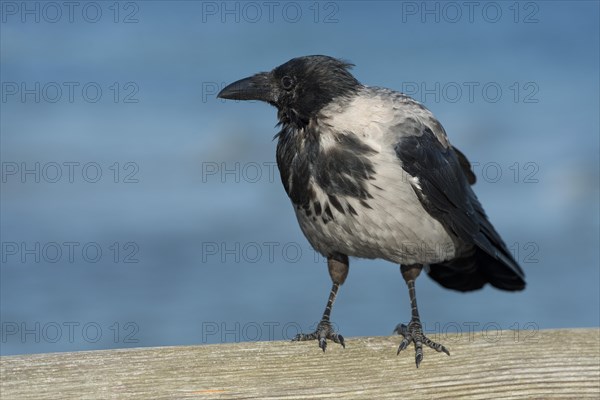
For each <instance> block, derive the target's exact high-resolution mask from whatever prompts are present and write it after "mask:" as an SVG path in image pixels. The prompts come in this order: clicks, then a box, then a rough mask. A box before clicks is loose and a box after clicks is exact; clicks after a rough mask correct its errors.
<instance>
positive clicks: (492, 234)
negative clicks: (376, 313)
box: [218, 55, 525, 367]
mask: <svg viewBox="0 0 600 400" xmlns="http://www.w3.org/2000/svg"><path fill="white" fill-rule="evenodd" d="M351 67H352V64H349V63H347V62H345V61H342V60H339V59H336V58H332V57H328V56H323V55H315V56H306V57H298V58H294V59H292V60H290V61H288V62H286V63H285V64H283V65H281V66H279V67H277V68H275V69H274V70H272V71H271V72H263V73H259V74H256V75H254V76H251V77H249V78H245V79H241V80H239V81H237V82H234V83H232V84H231V85H229V86H227V87H225V88H224V89H223V90H222V91H221V92H220V93H219V95H218V96H219V97H220V98H224V99H236V100H261V101H265V102H267V103H269V104H271V105H273V106H275V107H276V108H277V118H278V119H279V124H278V125H279V126H280V127H281V130H280V131H279V133H278V134H277V135H276V136H275V137H276V138H277V140H278V143H277V165H278V167H279V172H280V174H281V181H282V183H283V187H284V188H285V191H286V192H287V194H288V196H289V197H290V199H291V201H292V204H293V207H294V211H295V213H296V217H297V219H298V223H299V224H300V228H301V229H302V232H303V233H304V235H305V236H306V238H307V239H308V241H309V242H310V244H311V245H312V246H313V247H314V248H315V250H316V251H318V252H319V253H321V254H322V255H323V256H324V257H326V258H327V265H328V269H329V275H330V277H331V280H332V281H333V286H332V288H331V292H330V294H329V300H328V301H327V306H326V307H325V312H324V313H323V317H322V319H321V322H320V323H319V324H318V326H317V329H316V331H315V332H312V333H309V334H299V335H297V336H296V337H295V338H294V339H293V340H299V341H304V340H318V344H319V347H320V348H321V349H323V351H325V348H326V346H327V342H326V340H327V339H330V340H332V341H334V342H335V343H339V344H341V345H342V346H344V347H345V344H344V338H343V337H342V335H340V334H338V333H336V332H335V331H334V330H333V328H332V326H331V323H330V320H329V318H330V313H331V309H332V306H333V302H334V300H335V298H336V294H337V292H338V289H339V287H340V285H342V284H343V283H344V281H345V280H346V277H347V275H348V269H349V263H348V257H349V256H351V257H359V258H370V259H375V258H381V259H384V260H388V261H390V262H393V263H396V264H400V272H401V274H402V277H403V278H404V280H405V282H406V284H407V286H408V292H409V296H410V303H411V309H412V313H411V320H410V323H409V324H408V325H404V324H399V325H398V326H397V327H396V329H395V332H397V333H398V334H400V335H402V336H403V340H402V341H401V342H400V346H399V348H398V354H399V353H400V351H402V350H404V349H405V348H406V347H407V346H408V345H409V344H410V343H414V347H415V352H416V355H415V361H416V364H417V367H419V364H420V363H421V361H422V360H423V345H426V346H428V347H431V348H433V349H435V350H437V351H438V352H442V351H443V352H445V353H446V354H448V355H449V354H450V353H449V352H448V350H447V349H446V348H445V347H444V346H442V345H441V344H439V343H435V342H433V341H432V340H430V339H429V338H427V337H426V336H425V335H424V333H423V327H422V324H421V321H420V318H419V312H418V309H417V300H416V293H415V280H416V278H417V277H418V276H419V274H420V273H421V270H422V269H423V268H424V269H425V271H426V272H427V274H428V275H429V276H430V277H431V278H433V279H434V280H435V281H436V282H438V283H439V284H440V285H442V286H444V287H446V288H449V289H454V290H458V291H463V292H464V291H470V290H475V289H479V288H481V287H483V286H484V285H485V284H486V283H489V284H491V285H492V286H495V287H497V288H499V289H502V290H511V291H514V290H522V289H524V288H525V280H524V273H523V270H522V269H521V268H520V267H519V265H518V264H517V262H516V261H515V259H514V258H513V256H512V255H511V253H510V251H509V250H508V248H507V247H506V245H505V244H504V242H503V241H502V239H501V238H500V235H499V234H498V233H497V232H496V230H495V229H494V227H493V226H492V224H491V223H490V221H489V220H488V218H487V216H486V214H485V212H484V211H483V208H482V206H481V204H480V203H479V201H478V200H477V196H475V193H474V192H473V190H472V189H471V185H472V184H473V183H475V175H474V174H473V172H472V170H471V165H470V163H469V161H468V160H467V158H466V157H465V155H464V154H463V153H462V152H460V151H459V150H458V149H457V148H455V147H453V146H452V145H451V144H450V142H449V140H448V137H447V136H446V132H445V130H444V128H443V127H442V125H441V124H440V123H439V122H438V120H437V119H436V118H435V117H434V116H433V114H432V113H431V112H430V111H429V110H428V109H427V108H425V107H424V106H423V105H422V104H421V103H419V102H417V101H415V100H414V99H412V98H410V97H409V96H406V95H404V94H402V93H399V92H396V91H393V90H389V89H384V88H379V87H370V86H365V85H362V84H361V83H360V82H358V81H357V80H356V79H355V78H354V76H352V74H351V73H350V71H349V70H350V68H351Z"/></svg>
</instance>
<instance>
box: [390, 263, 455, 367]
mask: <svg viewBox="0 0 600 400" xmlns="http://www.w3.org/2000/svg"><path fill="white" fill-rule="evenodd" d="M422 268H423V266H422V265H421V264H416V265H401V266H400V272H401V273H402V277H403V278H404V280H405V281H406V284H407V285H408V294H409V296H410V306H411V308H412V313H411V319H410V323H409V324H408V326H406V325H404V324H398V326H396V329H395V330H394V332H396V333H398V334H400V335H402V336H404V339H402V342H400V347H398V354H400V352H401V351H402V350H404V349H405V348H406V347H407V346H408V345H409V343H410V342H413V343H414V344H415V353H416V355H415V361H416V363H417V368H419V364H421V361H423V344H425V345H426V346H429V347H431V348H432V349H434V350H437V351H443V352H444V353H446V354H448V355H450V352H449V351H448V350H447V349H446V348H445V347H444V346H442V345H441V344H439V343H436V342H434V341H432V340H429V338H428V337H427V336H425V334H423V326H422V325H421V320H420V319H419V310H418V309H417V295H416V294H415V279H417V276H419V274H420V273H421V269H422Z"/></svg>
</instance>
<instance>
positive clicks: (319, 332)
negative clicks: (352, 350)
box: [292, 321, 346, 352]
mask: <svg viewBox="0 0 600 400" xmlns="http://www.w3.org/2000/svg"><path fill="white" fill-rule="evenodd" d="M315 339H318V340H319V343H318V344H319V347H320V348H321V349H322V350H323V352H325V349H327V339H330V340H333V341H334V342H335V343H339V344H341V345H342V347H343V348H346V343H345V341H344V337H343V336H342V335H339V334H337V333H335V332H334V331H333V328H332V327H331V324H330V323H329V322H328V321H321V322H319V325H318V326H317V329H316V330H315V331H314V332H313V333H309V334H304V333H299V334H297V335H296V336H294V338H293V339H292V341H293V342H298V341H301V342H303V341H306V340H315Z"/></svg>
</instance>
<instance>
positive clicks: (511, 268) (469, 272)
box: [428, 205, 525, 292]
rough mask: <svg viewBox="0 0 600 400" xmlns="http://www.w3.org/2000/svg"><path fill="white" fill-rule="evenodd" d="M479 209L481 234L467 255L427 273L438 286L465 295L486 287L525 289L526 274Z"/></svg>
mask: <svg viewBox="0 0 600 400" xmlns="http://www.w3.org/2000/svg"><path fill="white" fill-rule="evenodd" d="M480 207H481V206H480V205H479V210H478V211H479V213H478V214H479V219H480V234H479V235H477V236H476V237H475V244H474V245H473V247H472V248H471V249H470V251H468V252H466V253H464V254H463V255H461V256H460V257H458V258H455V259H453V260H449V261H446V262H443V263H439V264H431V265H430V266H429V268H428V273H429V276H431V278H433V279H434V280H435V281H436V282H438V283H439V284H440V285H442V286H444V287H446V288H448V289H454V290H459V291H461V292H466V291H469V290H476V289H480V288H481V287H483V286H484V285H485V284H486V283H489V284H491V285H492V286H494V287H497V288H498V289H502V290H510V291H515V290H523V289H525V274H524V272H523V270H522V269H521V267H520V266H519V264H518V263H517V261H516V260H515V259H514V257H513V256H512V254H511V253H510V251H509V250H508V248H507V247H506V244H504V242H503V241H502V239H501V238H500V235H498V232H496V230H495V229H494V227H493V226H492V224H491V223H490V222H489V221H488V219H487V217H486V215H485V214H484V213H483V209H481V208H480Z"/></svg>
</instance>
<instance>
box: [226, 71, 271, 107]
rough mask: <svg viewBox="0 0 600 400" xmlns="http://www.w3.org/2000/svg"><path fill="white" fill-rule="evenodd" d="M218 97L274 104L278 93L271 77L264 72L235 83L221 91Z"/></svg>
mask: <svg viewBox="0 0 600 400" xmlns="http://www.w3.org/2000/svg"><path fill="white" fill-rule="evenodd" d="M217 97H220V98H222V99H230V100H261V101H266V102H268V103H274V102H275V101H276V100H277V93H276V90H275V89H274V88H273V85H272V84H271V75H270V74H269V73H268V72H262V73H260V74H256V75H254V76H251V77H249V78H244V79H240V80H239V81H236V82H233V83H232V84H231V85H228V86H226V87H225V88H224V89H223V90H221V91H220V92H219V94H218V95H217Z"/></svg>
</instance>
